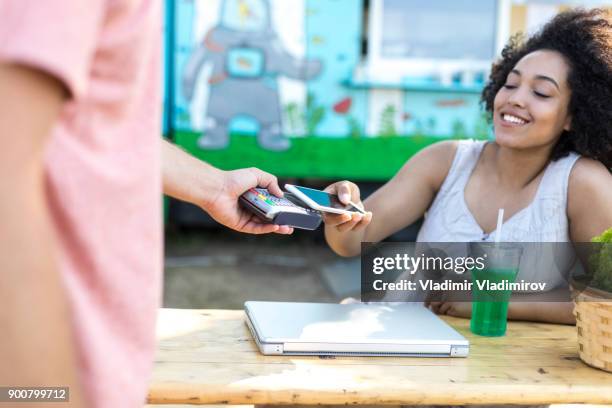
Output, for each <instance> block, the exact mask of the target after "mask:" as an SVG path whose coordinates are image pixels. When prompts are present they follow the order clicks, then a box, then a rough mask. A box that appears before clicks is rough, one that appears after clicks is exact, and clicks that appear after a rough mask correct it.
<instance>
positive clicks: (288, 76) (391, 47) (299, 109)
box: [171, 0, 595, 180]
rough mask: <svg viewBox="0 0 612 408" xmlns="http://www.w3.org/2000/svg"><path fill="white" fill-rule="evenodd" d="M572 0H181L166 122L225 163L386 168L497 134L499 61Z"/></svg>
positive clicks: (331, 174)
mask: <svg viewBox="0 0 612 408" xmlns="http://www.w3.org/2000/svg"><path fill="white" fill-rule="evenodd" d="M567 5H569V3H567V2H564V3H561V2H557V1H551V0H540V1H530V0H522V1H519V0H480V1H477V2H475V1H472V0H436V1H435V2H431V1H429V2H427V1H422V0H173V23H174V29H173V36H174V39H173V44H174V49H173V52H172V55H173V58H172V61H171V63H172V72H173V74H172V78H171V80H172V81H173V83H172V84H173V87H172V89H173V92H172V94H173V95H172V101H173V103H172V133H173V136H174V139H175V141H176V142H177V143H178V144H180V145H182V146H183V147H185V148H186V149H188V150H189V151H190V152H191V153H193V154H194V155H196V156H198V157H200V158H203V159H205V160H207V161H208V162H210V163H212V164H213V165H217V166H219V167H221V168H226V169H230V168H237V167H244V166H257V167H261V168H263V169H265V170H268V171H270V172H273V173H274V174H276V175H278V176H281V177H282V176H285V177H320V178H351V179H356V180H359V179H361V180H384V179H387V178H389V177H391V176H392V175H393V174H394V173H395V172H396V171H397V169H399V167H400V166H401V165H402V164H403V163H404V162H405V161H406V160H407V159H408V158H409V157H410V156H411V155H412V154H414V153H415V152H417V151H418V150H420V149H422V148H423V147H425V146H427V145H428V144H431V143H434V142H436V141H439V140H445V139H460V138H477V139H485V138H490V137H491V126H490V124H489V122H488V121H487V117H486V115H484V114H483V111H482V109H481V106H480V103H479V100H480V92H481V90H482V88H483V86H484V84H485V81H486V79H487V77H488V74H489V69H490V65H491V62H492V61H493V60H494V58H495V57H496V56H497V55H499V52H500V51H501V48H502V47H503V44H504V43H505V42H506V41H507V39H508V38H509V37H510V36H511V35H512V34H513V33H516V32H519V31H523V32H531V31H533V30H535V29H537V27H539V26H540V25H541V24H542V23H544V22H545V21H546V20H548V19H549V18H550V17H552V16H553V15H554V14H555V13H557V12H558V11H559V10H561V9H562V8H563V7H566V6H567ZM589 5H595V4H589Z"/></svg>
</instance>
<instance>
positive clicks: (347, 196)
mask: <svg viewBox="0 0 612 408" xmlns="http://www.w3.org/2000/svg"><path fill="white" fill-rule="evenodd" d="M324 191H325V192H327V193H330V194H335V195H337V196H338V199H339V200H340V202H341V203H342V204H345V205H349V204H350V203H349V202H350V201H352V202H353V203H355V204H356V205H357V206H359V208H361V209H363V208H364V207H363V203H362V202H361V198H360V196H359V195H360V193H359V187H357V186H356V185H355V183H351V182H350V181H339V182H337V183H334V184H331V185H329V186H327V187H326V188H325V190H324ZM323 221H324V222H325V224H326V225H328V226H331V227H335V228H336V229H337V230H338V231H340V232H345V231H358V230H361V229H363V228H365V227H366V226H367V225H368V224H369V223H370V221H372V213H371V212H369V211H368V212H366V213H365V214H359V213H353V214H352V215H349V214H332V213H323Z"/></svg>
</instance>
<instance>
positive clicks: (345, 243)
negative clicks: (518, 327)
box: [325, 9, 612, 323]
mask: <svg viewBox="0 0 612 408" xmlns="http://www.w3.org/2000/svg"><path fill="white" fill-rule="evenodd" d="M482 101H483V104H484V106H485V108H486V110H487V112H488V113H489V114H490V116H491V119H492V123H493V129H494V134H495V138H494V140H492V141H488V142H482V141H467V140H466V141H445V142H440V143H437V144H434V145H432V146H430V147H428V148H426V149H424V150H422V151H421V152H419V153H418V154H417V155H415V156H414V157H413V158H411V159H410V160H409V161H408V162H407V163H406V164H405V165H404V166H403V168H402V169H401V170H400V171H399V172H398V173H397V174H396V176H395V177H394V178H393V179H392V180H390V181H389V182H388V183H386V184H385V185H384V186H383V187H382V188H380V189H379V190H378V191H376V192H375V193H374V194H373V195H372V196H370V197H369V198H368V199H367V200H365V203H364V206H365V208H366V209H367V210H368V211H369V212H368V213H367V214H366V215H364V216H361V215H355V216H353V217H349V216H344V215H342V216H340V215H335V216H326V219H325V221H326V227H325V234H326V238H327V241H328V243H329V245H330V246H331V247H332V249H334V250H335V251H336V252H337V253H338V254H340V255H344V256H352V255H356V254H359V252H360V242H362V241H367V242H378V241H381V240H383V239H385V238H386V237H388V236H389V235H391V234H393V233H394V232H396V231H398V230H400V229H401V228H403V227H405V226H407V225H409V224H411V223H413V222H415V221H416V220H418V219H419V218H421V217H422V216H424V215H425V221H424V223H423V226H422V227H421V230H420V232H419V235H418V239H417V240H418V241H421V242H469V241H479V240H484V241H490V240H492V238H493V235H494V234H493V232H494V230H495V229H496V224H497V215H498V210H499V209H500V208H504V209H505V217H504V223H503V237H502V239H503V240H504V241H510V242H584V241H589V240H590V239H591V238H592V237H594V236H596V235H598V234H600V233H602V232H603V231H604V230H606V229H607V228H609V227H610V226H612V174H611V173H610V169H611V168H612V18H611V15H610V13H609V12H607V11H604V10H601V9H593V10H583V9H573V10H569V11H566V12H563V13H560V14H559V15H557V16H556V17H555V18H554V19H552V20H551V21H550V22H549V23H548V24H547V25H545V26H544V27H543V28H542V30H541V31H540V32H538V33H537V34H535V35H533V36H532V37H530V38H529V39H527V40H526V41H521V40H520V39H518V38H513V39H512V40H511V41H510V42H509V44H508V45H507V46H506V47H505V48H504V50H503V52H502V56H501V59H500V60H499V61H497V62H496V63H495V64H494V65H493V68H492V70H491V75H490V78H489V82H488V84H487V86H486V87H485V89H484V91H483V93H482ZM327 191H329V192H332V193H337V194H339V196H340V199H341V200H342V201H344V202H348V200H349V198H350V199H351V200H352V201H353V202H358V201H359V200H360V199H359V190H358V188H357V187H356V186H355V185H354V184H352V183H349V182H339V183H335V184H332V185H330V186H329V187H328V188H327ZM372 214H375V216H374V218H372ZM570 266H571V265H561V266H560V267H566V268H567V269H569V267H570ZM551 268H552V267H551ZM521 272H522V271H521ZM521 272H519V277H521V276H520V274H521ZM558 272H559V271H538V272H537V273H538V274H540V275H538V279H541V280H543V281H548V282H549V284H550V286H549V287H552V288H555V289H559V288H563V287H565V289H566V290H567V282H566V281H565V280H563V279H562V278H560V277H561V274H560V273H558ZM531 299H532V300H533V301H525V302H516V303H514V302H513V303H511V305H510V309H509V318H511V319H512V318H514V319H528V320H538V321H549V322H566V323H571V322H573V321H574V317H573V316H572V312H571V303H563V302H560V303H540V302H538V297H537V295H536V296H534V297H532V298H531ZM434 308H435V310H436V311H437V312H439V313H447V314H453V315H459V316H469V315H470V313H471V305H470V303H469V302H464V303H460V302H445V303H437V304H435V305H434Z"/></svg>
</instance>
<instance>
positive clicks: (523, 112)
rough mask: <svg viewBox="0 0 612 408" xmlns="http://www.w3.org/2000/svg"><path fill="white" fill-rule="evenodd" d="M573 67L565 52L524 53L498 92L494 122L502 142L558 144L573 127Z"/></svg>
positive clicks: (522, 146)
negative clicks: (570, 107)
mask: <svg viewBox="0 0 612 408" xmlns="http://www.w3.org/2000/svg"><path fill="white" fill-rule="evenodd" d="M569 70H570V67H569V66H568V64H567V63H566V62H565V59H564V58H563V56H562V55H561V54H560V53H558V52H556V51H551V50H538V51H534V52H532V53H530V54H527V55H526V56H524V57H523V58H522V59H521V60H520V61H519V62H518V63H517V64H516V66H515V67H514V69H513V70H512V71H511V72H510V74H509V75H508V77H507V78H506V82H505V84H504V86H503V87H502V88H501V89H500V90H499V91H498V92H497V95H495V101H494V103H493V126H494V128H495V141H496V142H497V143H498V144H499V145H500V146H505V147H511V148H516V149H530V148H537V147H543V146H547V145H550V146H554V144H555V143H556V142H557V140H558V139H559V137H560V136H561V133H562V131H563V130H569V129H570V125H571V118H570V116H569V113H568V105H569V101H570V96H571V90H570V88H569V85H568V82H567V78H568V74H569Z"/></svg>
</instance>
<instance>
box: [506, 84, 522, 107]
mask: <svg viewBox="0 0 612 408" xmlns="http://www.w3.org/2000/svg"><path fill="white" fill-rule="evenodd" d="M513 91H514V92H512V93H511V94H510V96H509V97H508V103H509V104H510V105H513V106H517V107H520V108H524V107H525V98H526V92H527V91H525V90H523V87H519V88H516V89H514V90H513Z"/></svg>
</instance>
